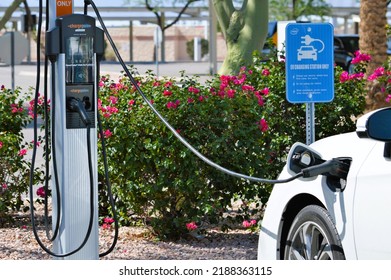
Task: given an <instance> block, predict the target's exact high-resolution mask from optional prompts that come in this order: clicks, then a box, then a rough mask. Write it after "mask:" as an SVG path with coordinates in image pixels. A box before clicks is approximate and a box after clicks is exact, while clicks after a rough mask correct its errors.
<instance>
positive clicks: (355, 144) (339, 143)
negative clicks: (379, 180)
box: [310, 132, 381, 160]
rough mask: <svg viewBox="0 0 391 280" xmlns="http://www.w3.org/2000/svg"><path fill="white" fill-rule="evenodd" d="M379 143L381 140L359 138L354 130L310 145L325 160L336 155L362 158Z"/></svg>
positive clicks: (356, 158)
mask: <svg viewBox="0 0 391 280" xmlns="http://www.w3.org/2000/svg"><path fill="white" fill-rule="evenodd" d="M379 143H381V142H378V141H375V140H372V139H362V138H359V137H358V136H357V134H356V133H355V132H350V133H343V134H338V135H335V136H331V137H327V138H324V139H321V140H318V141H316V142H314V143H313V144H311V145H310V147H311V148H312V149H314V150H316V151H317V152H319V153H320V155H321V156H322V158H323V159H325V160H328V159H331V158H336V157H351V158H354V159H355V160H364V159H365V158H366V157H367V156H368V154H369V152H370V151H371V150H372V149H373V148H374V146H375V145H376V144H379Z"/></svg>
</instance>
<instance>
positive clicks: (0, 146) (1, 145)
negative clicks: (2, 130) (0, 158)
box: [0, 141, 3, 149]
mask: <svg viewBox="0 0 391 280" xmlns="http://www.w3.org/2000/svg"><path fill="white" fill-rule="evenodd" d="M1 148H3V142H1V141H0V149H1Z"/></svg>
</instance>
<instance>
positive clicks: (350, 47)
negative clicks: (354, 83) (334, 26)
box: [334, 34, 359, 73]
mask: <svg viewBox="0 0 391 280" xmlns="http://www.w3.org/2000/svg"><path fill="white" fill-rule="evenodd" d="M358 43H359V36H358V35H357V34H352V35H334V61H335V64H336V65H338V66H341V67H342V69H344V70H345V71H348V72H349V73H352V72H353V65H351V61H352V59H353V57H354V53H355V52H356V51H357V50H359V44H358Z"/></svg>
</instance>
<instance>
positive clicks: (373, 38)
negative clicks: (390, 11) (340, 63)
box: [359, 0, 387, 73]
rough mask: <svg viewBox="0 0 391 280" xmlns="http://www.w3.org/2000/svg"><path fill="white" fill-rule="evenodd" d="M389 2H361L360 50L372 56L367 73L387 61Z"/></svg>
mask: <svg viewBox="0 0 391 280" xmlns="http://www.w3.org/2000/svg"><path fill="white" fill-rule="evenodd" d="M386 13H387V0H361V4H360V26H359V33H360V42H359V45H360V49H361V51H362V52H365V53H369V54H371V56H372V60H371V63H370V65H369V67H368V70H367V73H371V72H372V71H373V70H374V69H376V68H377V67H379V66H381V65H382V64H383V63H384V61H386V60H387V34H386V25H387V18H386Z"/></svg>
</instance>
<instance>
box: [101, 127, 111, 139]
mask: <svg viewBox="0 0 391 280" xmlns="http://www.w3.org/2000/svg"><path fill="white" fill-rule="evenodd" d="M103 135H104V137H105V138H109V137H111V136H112V135H113V133H111V131H110V130H109V129H107V130H105V131H103Z"/></svg>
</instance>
